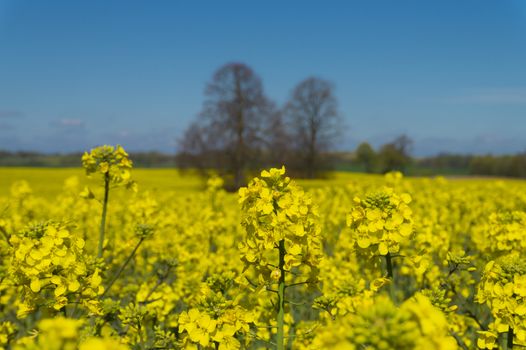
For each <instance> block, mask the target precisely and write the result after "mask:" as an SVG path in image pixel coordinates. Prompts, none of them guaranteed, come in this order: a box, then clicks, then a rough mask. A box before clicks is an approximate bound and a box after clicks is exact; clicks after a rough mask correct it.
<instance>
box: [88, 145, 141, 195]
mask: <svg viewBox="0 0 526 350" xmlns="http://www.w3.org/2000/svg"><path fill="white" fill-rule="evenodd" d="M82 166H83V167H84V169H86V174H87V175H91V174H93V173H100V174H102V175H103V176H104V177H105V178H108V179H109V181H110V182H111V183H112V184H124V185H126V186H127V187H132V188H134V186H135V182H134V181H132V180H131V176H130V169H131V168H132V161H131V160H130V158H129V156H128V153H126V151H125V150H124V148H122V147H121V146H119V145H117V146H116V147H113V146H108V145H104V146H99V147H96V148H94V149H92V150H91V151H90V152H89V153H88V152H85V153H84V155H83V156H82Z"/></svg>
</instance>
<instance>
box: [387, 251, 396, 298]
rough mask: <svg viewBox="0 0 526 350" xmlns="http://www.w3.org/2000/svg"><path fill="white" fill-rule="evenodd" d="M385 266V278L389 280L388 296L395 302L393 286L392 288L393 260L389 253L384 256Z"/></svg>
mask: <svg viewBox="0 0 526 350" xmlns="http://www.w3.org/2000/svg"><path fill="white" fill-rule="evenodd" d="M385 266H386V268H387V278H389V279H390V280H391V282H390V283H389V294H390V297H391V300H392V301H393V302H395V286H394V282H395V281H394V274H393V258H392V256H391V253H387V255H385Z"/></svg>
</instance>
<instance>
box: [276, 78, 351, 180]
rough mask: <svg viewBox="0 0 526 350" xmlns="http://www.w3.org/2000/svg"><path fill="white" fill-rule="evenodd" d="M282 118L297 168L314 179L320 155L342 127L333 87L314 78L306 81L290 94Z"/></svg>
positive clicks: (330, 145) (319, 165) (319, 166)
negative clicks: (288, 132)
mask: <svg viewBox="0 0 526 350" xmlns="http://www.w3.org/2000/svg"><path fill="white" fill-rule="evenodd" d="M285 114H286V117H287V120H288V121H289V123H290V129H291V131H290V132H291V134H292V139H293V140H294V142H295V145H294V146H295V151H296V153H297V155H298V157H299V158H300V160H301V164H300V167H301V169H302V170H303V171H304V172H305V175H306V176H307V177H309V178H313V177H315V176H316V172H317V171H318V170H320V168H321V166H322V159H320V155H321V154H322V153H323V152H326V151H328V150H330V149H331V147H332V146H333V145H334V143H335V141H336V139H337V137H338V135H339V131H340V129H341V127H342V120H341V117H340V114H339V113H338V102H337V100H336V97H335V96H334V87H333V85H332V83H330V82H329V81H327V80H323V79H320V78H314V77H311V78H307V79H305V80H304V81H302V82H301V83H299V84H298V85H297V86H296V88H295V89H294V90H293V91H292V95H291V97H290V99H289V102H288V103H287V104H286V106H285Z"/></svg>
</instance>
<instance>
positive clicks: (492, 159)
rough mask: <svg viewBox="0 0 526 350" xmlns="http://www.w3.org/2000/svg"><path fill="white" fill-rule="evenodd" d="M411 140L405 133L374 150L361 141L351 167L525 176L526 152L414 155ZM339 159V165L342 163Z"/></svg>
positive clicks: (414, 172) (412, 173) (418, 172)
mask: <svg viewBox="0 0 526 350" xmlns="http://www.w3.org/2000/svg"><path fill="white" fill-rule="evenodd" d="M411 144H412V142H411V140H410V139H409V138H407V137H406V136H401V137H399V138H397V139H396V140H395V141H393V142H391V143H388V144H385V145H383V146H382V147H381V148H380V149H379V150H378V151H375V150H374V149H373V148H372V147H371V146H370V145H369V144H368V143H362V144H360V145H359V146H358V148H357V149H356V150H355V152H353V154H352V156H351V157H347V158H350V162H349V163H350V164H351V169H353V170H358V171H360V170H361V171H364V172H368V173H385V172H387V171H391V170H399V171H402V172H403V173H406V174H408V175H482V176H503V177H520V178H526V152H523V153H517V154H512V155H469V154H449V153H442V154H439V155H436V156H430V157H424V158H413V157H411V156H410V154H409V152H408V150H409V148H410V146H411ZM342 163H343V162H342V161H339V162H338V164H340V165H341V164H342Z"/></svg>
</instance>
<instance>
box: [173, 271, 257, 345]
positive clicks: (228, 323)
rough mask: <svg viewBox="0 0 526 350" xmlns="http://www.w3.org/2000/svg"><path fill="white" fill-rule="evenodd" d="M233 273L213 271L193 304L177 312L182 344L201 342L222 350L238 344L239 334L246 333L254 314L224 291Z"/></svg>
mask: <svg viewBox="0 0 526 350" xmlns="http://www.w3.org/2000/svg"><path fill="white" fill-rule="evenodd" d="M232 278H233V274H230V273H223V274H214V275H213V276H211V277H209V278H208V279H207V281H206V282H205V283H203V284H202V285H201V291H200V296H199V298H198V299H197V302H196V307H195V308H191V309H190V310H188V311H184V312H183V313H181V314H180V315H179V332H180V333H182V334H183V337H184V338H183V341H182V344H183V345H185V346H186V347H191V346H193V345H197V344H199V345H201V346H202V347H205V348H207V347H210V348H211V349H215V348H216V347H215V344H217V347H218V348H219V349H222V350H236V349H239V348H240V347H241V343H240V341H239V340H238V338H240V335H246V334H247V333H248V332H249V330H250V325H251V324H253V323H254V322H255V319H254V313H253V312H250V311H247V310H246V309H244V308H243V307H241V306H240V305H239V304H238V302H237V301H236V300H232V299H231V298H230V297H229V296H228V295H227V294H228V290H229V289H230V288H231V287H232V284H233V280H232Z"/></svg>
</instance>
